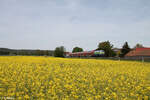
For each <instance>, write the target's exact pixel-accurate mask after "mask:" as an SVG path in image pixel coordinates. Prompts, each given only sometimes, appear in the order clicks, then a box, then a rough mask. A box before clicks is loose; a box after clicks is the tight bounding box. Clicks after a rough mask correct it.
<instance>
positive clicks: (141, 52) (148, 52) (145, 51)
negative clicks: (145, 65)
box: [126, 48, 150, 57]
mask: <svg viewBox="0 0 150 100" xmlns="http://www.w3.org/2000/svg"><path fill="white" fill-rule="evenodd" d="M132 56H150V48H136V49H134V50H132V51H130V52H129V53H127V54H126V57H132Z"/></svg>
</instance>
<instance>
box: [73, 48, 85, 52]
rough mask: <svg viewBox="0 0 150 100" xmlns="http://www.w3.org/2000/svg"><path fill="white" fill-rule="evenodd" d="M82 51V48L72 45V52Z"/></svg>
mask: <svg viewBox="0 0 150 100" xmlns="http://www.w3.org/2000/svg"><path fill="white" fill-rule="evenodd" d="M82 51H83V49H82V48H80V47H74V48H73V50H72V52H73V53H74V52H82Z"/></svg>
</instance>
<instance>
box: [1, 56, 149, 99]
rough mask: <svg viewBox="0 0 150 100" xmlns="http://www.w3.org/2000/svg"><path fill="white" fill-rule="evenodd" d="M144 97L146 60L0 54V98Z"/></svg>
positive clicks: (147, 83)
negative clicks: (5, 55)
mask: <svg viewBox="0 0 150 100" xmlns="http://www.w3.org/2000/svg"><path fill="white" fill-rule="evenodd" d="M6 97H7V98H8V97H11V98H14V99H31V100H33V99H35V100H38V99H40V100H41V99H43V100H53V99H55V100H57V99H65V100H76V99H79V100H81V99H82V100H87V99H89V100H94V99H100V100H142V99H143V100H148V99H150V63H142V62H131V61H111V60H94V59H65V58H51V57H23V56H18V57H17V56H16V57H0V99H1V98H6Z"/></svg>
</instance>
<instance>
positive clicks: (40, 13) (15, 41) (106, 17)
mask: <svg viewBox="0 0 150 100" xmlns="http://www.w3.org/2000/svg"><path fill="white" fill-rule="evenodd" d="M106 40H109V41H110V42H111V43H112V44H114V46H115V47H121V46H122V45H123V44H124V42H125V41H128V42H129V45H130V46H131V47H133V46H134V45H135V44H136V43H141V44H143V45H144V46H149V47H150V0H0V47H7V48H13V49H51V50H53V49H55V47H56V46H61V45H63V46H65V47H66V49H67V50H68V51H71V50H72V48H73V47H74V46H79V47H83V48H84V49H85V50H92V49H95V48H97V45H98V43H99V42H102V41H106Z"/></svg>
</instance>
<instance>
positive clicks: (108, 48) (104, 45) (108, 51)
mask: <svg viewBox="0 0 150 100" xmlns="http://www.w3.org/2000/svg"><path fill="white" fill-rule="evenodd" d="M112 48H113V45H112V44H111V43H110V42H109V41H104V42H101V43H99V45H98V49H97V50H104V51H105V57H112V56H115V55H116V54H115V52H114V51H113V50H112Z"/></svg>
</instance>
